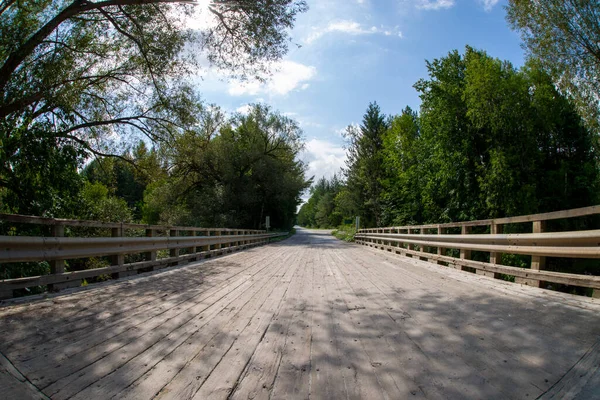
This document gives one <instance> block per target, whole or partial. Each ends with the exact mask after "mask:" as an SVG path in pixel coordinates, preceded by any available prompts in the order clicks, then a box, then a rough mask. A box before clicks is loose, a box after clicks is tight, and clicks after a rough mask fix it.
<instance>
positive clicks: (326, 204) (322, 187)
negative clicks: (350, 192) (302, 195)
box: [297, 175, 344, 228]
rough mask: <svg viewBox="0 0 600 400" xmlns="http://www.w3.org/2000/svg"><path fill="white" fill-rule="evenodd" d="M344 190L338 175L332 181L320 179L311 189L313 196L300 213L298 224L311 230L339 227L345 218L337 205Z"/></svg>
mask: <svg viewBox="0 0 600 400" xmlns="http://www.w3.org/2000/svg"><path fill="white" fill-rule="evenodd" d="M342 188H343V184H342V181H341V180H340V179H339V178H338V177H337V175H334V176H333V178H331V180H327V179H326V178H321V179H319V181H318V182H317V183H316V184H315V185H313V186H312V187H311V188H310V194H311V196H310V198H309V199H308V201H307V202H306V203H304V204H303V205H302V207H301V208H300V211H299V212H298V217H297V222H298V224H299V225H300V226H304V227H310V228H331V227H334V226H338V225H339V224H340V223H341V222H342V220H343V218H344V214H342V212H343V210H342V209H340V208H339V207H338V205H337V204H336V199H338V197H339V196H340V193H341V190H342Z"/></svg>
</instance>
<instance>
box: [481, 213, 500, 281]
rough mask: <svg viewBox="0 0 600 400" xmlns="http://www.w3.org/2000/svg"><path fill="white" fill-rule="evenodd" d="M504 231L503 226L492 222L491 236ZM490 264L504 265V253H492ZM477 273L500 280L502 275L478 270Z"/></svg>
mask: <svg viewBox="0 0 600 400" xmlns="http://www.w3.org/2000/svg"><path fill="white" fill-rule="evenodd" d="M502 230H503V226H502V225H500V224H497V223H495V222H492V224H491V225H490V235H498V234H501V233H502ZM490 264H502V253H497V252H495V251H492V252H490ZM477 273H478V274H479V275H485V276H489V277H492V278H500V274H498V273H495V272H491V271H483V270H479V269H478V270H477Z"/></svg>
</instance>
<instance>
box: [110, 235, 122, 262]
mask: <svg viewBox="0 0 600 400" xmlns="http://www.w3.org/2000/svg"><path fill="white" fill-rule="evenodd" d="M111 236H112V237H114V238H118V237H123V228H112V229H111ZM110 264H111V265H123V264H125V255H123V254H116V255H114V256H111V257H110Z"/></svg>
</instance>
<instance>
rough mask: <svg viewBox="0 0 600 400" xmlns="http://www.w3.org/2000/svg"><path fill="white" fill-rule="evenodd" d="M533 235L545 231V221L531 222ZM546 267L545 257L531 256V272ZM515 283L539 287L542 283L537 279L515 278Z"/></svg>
mask: <svg viewBox="0 0 600 400" xmlns="http://www.w3.org/2000/svg"><path fill="white" fill-rule="evenodd" d="M532 228H533V229H532V231H533V233H542V232H544V231H545V230H546V221H533V226H532ZM545 267H546V257H543V256H531V267H530V268H531V269H532V270H533V271H540V270H543V269H544V268H545ZM515 283H520V284H523V285H528V286H533V287H541V285H542V282H541V281H538V280H537V279H528V278H519V277H515Z"/></svg>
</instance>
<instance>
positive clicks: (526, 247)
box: [355, 206, 600, 297]
mask: <svg viewBox="0 0 600 400" xmlns="http://www.w3.org/2000/svg"><path fill="white" fill-rule="evenodd" d="M597 214H600V206H592V207H584V208H578V209H573V210H565V211H557V212H551V213H545V214H534V215H524V216H517V217H509V218H498V219H488V220H478V221H467V222H452V223H447V224H428V225H412V226H395V227H385V228H372V229H361V230H359V231H358V232H357V234H356V235H355V241H356V242H357V243H359V244H363V245H367V246H371V247H375V248H378V249H382V250H387V251H390V252H394V253H397V254H402V255H405V256H410V257H418V258H422V259H425V260H429V261H435V262H437V263H439V264H446V265H448V266H451V267H454V268H456V269H460V270H470V269H471V270H473V271H472V272H475V273H477V274H481V275H486V276H490V277H493V278H500V277H501V274H504V275H511V276H514V277H515V282H516V283H521V284H526V285H531V286H536V287H544V285H543V284H542V283H543V282H551V283H558V284H565V285H574V286H580V287H586V288H592V289H594V291H593V296H594V297H600V276H593V275H580V274H573V273H565V272H555V271H545V270H544V269H545V267H546V261H547V260H546V257H559V258H590V259H598V258H600V230H598V229H597V230H583V231H567V232H546V225H547V224H546V222H547V221H550V220H559V219H561V220H562V219H569V218H575V217H584V216H591V215H597ZM523 223H531V233H514V234H503V233H502V232H503V227H504V226H505V225H507V224H523ZM473 227H485V228H486V230H487V231H489V233H484V234H481V233H480V234H473V233H471V231H472V229H473ZM457 228H460V233H454V234H452V233H448V231H449V230H452V229H454V230H457ZM417 247H418V249H417ZM448 249H457V250H458V251H459V252H460V255H459V256H458V257H455V256H452V255H448V253H449V252H448ZM472 251H478V252H486V253H489V262H483V261H476V260H472V259H471V252H472ZM456 253H457V255H458V252H456ZM502 254H524V255H530V256H531V265H530V268H520V267H513V266H508V265H502Z"/></svg>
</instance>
